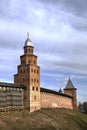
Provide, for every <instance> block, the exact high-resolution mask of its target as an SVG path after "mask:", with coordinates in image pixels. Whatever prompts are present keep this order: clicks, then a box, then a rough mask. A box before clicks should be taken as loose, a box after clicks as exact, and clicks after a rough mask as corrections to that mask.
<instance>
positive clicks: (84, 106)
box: [83, 102, 87, 113]
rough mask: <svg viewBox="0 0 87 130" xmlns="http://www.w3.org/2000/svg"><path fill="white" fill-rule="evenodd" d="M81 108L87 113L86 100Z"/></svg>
mask: <svg viewBox="0 0 87 130" xmlns="http://www.w3.org/2000/svg"><path fill="white" fill-rule="evenodd" d="M83 110H84V112H85V113H87V102H83Z"/></svg>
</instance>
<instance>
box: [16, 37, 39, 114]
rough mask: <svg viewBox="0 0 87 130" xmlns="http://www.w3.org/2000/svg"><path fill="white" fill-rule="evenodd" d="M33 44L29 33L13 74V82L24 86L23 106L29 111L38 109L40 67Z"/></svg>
mask: <svg viewBox="0 0 87 130" xmlns="http://www.w3.org/2000/svg"><path fill="white" fill-rule="evenodd" d="M33 51H34V46H33V44H32V42H31V40H30V39H29V34H28V37H27V40H26V41H25V45H24V54H23V55H22V56H20V61H21V64H20V65H18V67H17V74H16V75H14V83H18V84H22V85H24V86H26V90H25V91H24V99H23V100H24V106H25V107H26V108H27V110H29V111H30V112H32V111H35V110H37V109H40V67H39V66H38V65H37V56H36V55H34V54H33Z"/></svg>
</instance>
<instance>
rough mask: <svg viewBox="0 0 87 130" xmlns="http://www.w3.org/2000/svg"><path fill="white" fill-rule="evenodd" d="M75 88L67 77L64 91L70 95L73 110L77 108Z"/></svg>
mask: <svg viewBox="0 0 87 130" xmlns="http://www.w3.org/2000/svg"><path fill="white" fill-rule="evenodd" d="M76 90H77V89H76V88H75V87H74V85H73V83H72V81H71V79H70V78H69V80H68V82H67V84H66V87H65V89H64V93H65V94H67V95H70V96H72V97H73V98H72V106H73V109H74V110H77V95H76Z"/></svg>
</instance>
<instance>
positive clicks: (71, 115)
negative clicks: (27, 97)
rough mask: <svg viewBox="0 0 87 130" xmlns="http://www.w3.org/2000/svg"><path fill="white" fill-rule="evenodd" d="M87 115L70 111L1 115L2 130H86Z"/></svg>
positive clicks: (11, 112) (7, 113)
mask: <svg viewBox="0 0 87 130" xmlns="http://www.w3.org/2000/svg"><path fill="white" fill-rule="evenodd" d="M86 129H87V115H85V114H82V113H79V112H76V111H73V110H68V109H58V108H55V109H52V108H51V109H41V110H38V111H35V112H32V113H29V112H28V111H10V112H4V113H0V130H86Z"/></svg>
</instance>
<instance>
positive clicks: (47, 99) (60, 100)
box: [40, 92, 73, 109]
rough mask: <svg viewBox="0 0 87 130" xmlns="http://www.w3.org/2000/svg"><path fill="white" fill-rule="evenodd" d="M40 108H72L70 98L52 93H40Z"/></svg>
mask: <svg viewBox="0 0 87 130" xmlns="http://www.w3.org/2000/svg"><path fill="white" fill-rule="evenodd" d="M40 96H41V108H69V109H73V107H72V98H70V97H67V96H62V95H56V94H53V93H47V92H41V93H40Z"/></svg>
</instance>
